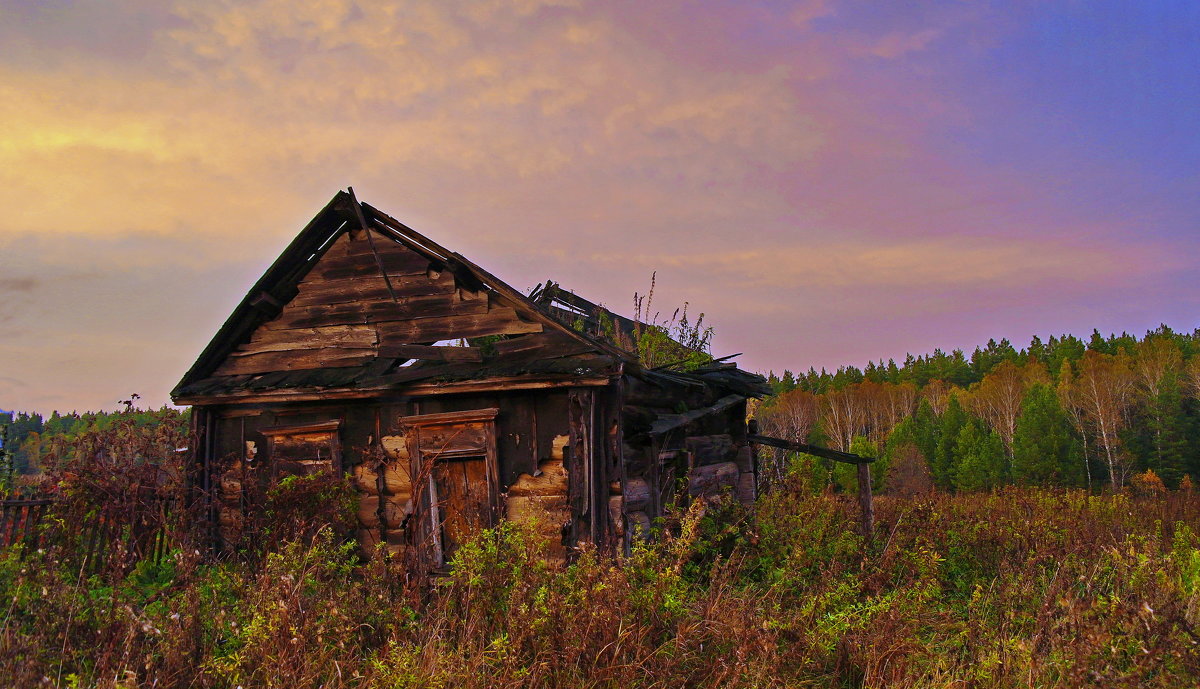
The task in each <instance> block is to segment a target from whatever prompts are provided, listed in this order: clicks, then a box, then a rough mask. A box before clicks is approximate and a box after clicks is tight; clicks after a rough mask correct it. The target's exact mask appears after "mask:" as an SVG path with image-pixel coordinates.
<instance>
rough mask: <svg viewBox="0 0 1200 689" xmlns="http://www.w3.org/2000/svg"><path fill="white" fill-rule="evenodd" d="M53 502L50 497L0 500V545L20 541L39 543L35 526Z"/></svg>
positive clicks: (6, 545)
mask: <svg viewBox="0 0 1200 689" xmlns="http://www.w3.org/2000/svg"><path fill="white" fill-rule="evenodd" d="M53 503H54V501H53V500H51V499H50V498H40V499H35V500H0V547H2V548H7V547H9V546H10V545H12V544H14V543H20V542H25V543H27V544H34V545H39V544H40V538H41V535H40V534H39V532H38V529H37V526H38V524H40V523H41V521H42V517H44V516H45V514H46V510H47V509H49V507H50V505H52V504H53Z"/></svg>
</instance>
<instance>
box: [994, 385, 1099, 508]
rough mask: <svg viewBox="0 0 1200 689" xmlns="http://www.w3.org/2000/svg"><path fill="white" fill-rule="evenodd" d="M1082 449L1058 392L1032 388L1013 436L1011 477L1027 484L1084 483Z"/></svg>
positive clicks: (1076, 484)
mask: <svg viewBox="0 0 1200 689" xmlns="http://www.w3.org/2000/svg"><path fill="white" fill-rule="evenodd" d="M1082 456H1083V449H1082V446H1081V444H1080V441H1079V437H1078V436H1077V435H1076V434H1075V432H1074V429H1073V428H1072V426H1071V419H1070V418H1068V416H1067V412H1066V410H1064V409H1063V407H1062V404H1061V403H1060V402H1059V400H1058V394H1057V393H1056V392H1055V391H1054V389H1053V388H1051V387H1050V386H1049V385H1046V384H1043V383H1038V384H1035V385H1033V386H1031V387H1030V388H1029V390H1028V391H1027V392H1026V393H1025V397H1024V399H1023V400H1022V401H1021V416H1020V417H1019V418H1018V419H1017V429H1016V433H1015V434H1014V436H1013V461H1012V479H1013V481H1014V482H1015V483H1020V484H1025V485H1054V486H1081V485H1083V484H1084V480H1083V476H1082V468H1083V459H1082Z"/></svg>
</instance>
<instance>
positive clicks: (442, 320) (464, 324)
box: [377, 306, 542, 345]
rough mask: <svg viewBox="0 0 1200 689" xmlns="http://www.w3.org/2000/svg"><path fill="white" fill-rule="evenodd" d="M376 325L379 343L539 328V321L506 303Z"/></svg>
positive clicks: (433, 339)
mask: <svg viewBox="0 0 1200 689" xmlns="http://www.w3.org/2000/svg"><path fill="white" fill-rule="evenodd" d="M377 327H378V330H379V343H380V344H381V345H384V344H411V343H414V342H437V341H438V340H451V339H456V338H460V337H482V336H484V335H515V334H519V333H536V332H541V331H542V326H541V324H540V323H529V322H526V321H523V320H521V319H520V318H518V317H517V312H516V311H515V310H514V309H511V308H509V307H506V306H501V307H494V308H492V309H490V310H489V311H488V312H487V313H480V314H469V315H450V316H444V317H436V318H422V319H418V320H409V321H392V322H387V323H380V324H379V325H378V326H377Z"/></svg>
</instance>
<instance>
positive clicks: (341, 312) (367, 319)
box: [263, 292, 488, 339]
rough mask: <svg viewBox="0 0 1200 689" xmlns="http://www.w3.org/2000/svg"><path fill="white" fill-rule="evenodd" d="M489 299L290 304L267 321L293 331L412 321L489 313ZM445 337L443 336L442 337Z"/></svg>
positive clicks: (444, 297) (435, 296) (422, 298)
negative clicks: (319, 304) (321, 304)
mask: <svg viewBox="0 0 1200 689" xmlns="http://www.w3.org/2000/svg"><path fill="white" fill-rule="evenodd" d="M487 312H488V302H487V299H475V300H472V301H464V300H462V298H461V297H459V295H458V293H457V292H454V293H451V294H429V295H424V296H416V297H403V298H400V299H399V300H398V301H395V302H393V301H391V300H390V299H389V300H387V301H377V302H348V303H344V304H329V305H323V306H292V305H291V304H289V305H288V306H287V307H285V308H284V309H283V311H282V312H281V313H280V314H279V316H278V317H276V318H274V319H272V320H270V321H267V322H266V323H264V324H263V328H265V329H268V330H291V329H295V328H313V327H319V326H329V325H366V324H368V323H384V322H389V321H410V320H417V319H428V318H438V317H442V316H461V315H468V314H486V313H487ZM439 339H444V338H439Z"/></svg>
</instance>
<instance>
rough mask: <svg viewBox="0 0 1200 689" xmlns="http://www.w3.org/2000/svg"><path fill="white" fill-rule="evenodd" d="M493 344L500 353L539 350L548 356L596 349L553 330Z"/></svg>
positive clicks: (507, 353)
mask: <svg viewBox="0 0 1200 689" xmlns="http://www.w3.org/2000/svg"><path fill="white" fill-rule="evenodd" d="M493 346H494V347H495V348H496V353H497V354H500V355H511V354H518V353H523V352H535V351H540V352H544V353H545V354H546V356H548V357H558V356H571V355H572V354H582V353H584V352H594V351H597V348H596V347H591V346H588V345H586V344H584V343H582V342H579V341H578V340H576V339H574V338H570V337H567V336H566V335H564V334H562V333H561V332H558V331H555V330H547V331H545V332H540V333H532V334H529V335H522V336H521V337H514V338H511V339H508V340H501V341H500V342H497V343H495V345H493Z"/></svg>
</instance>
